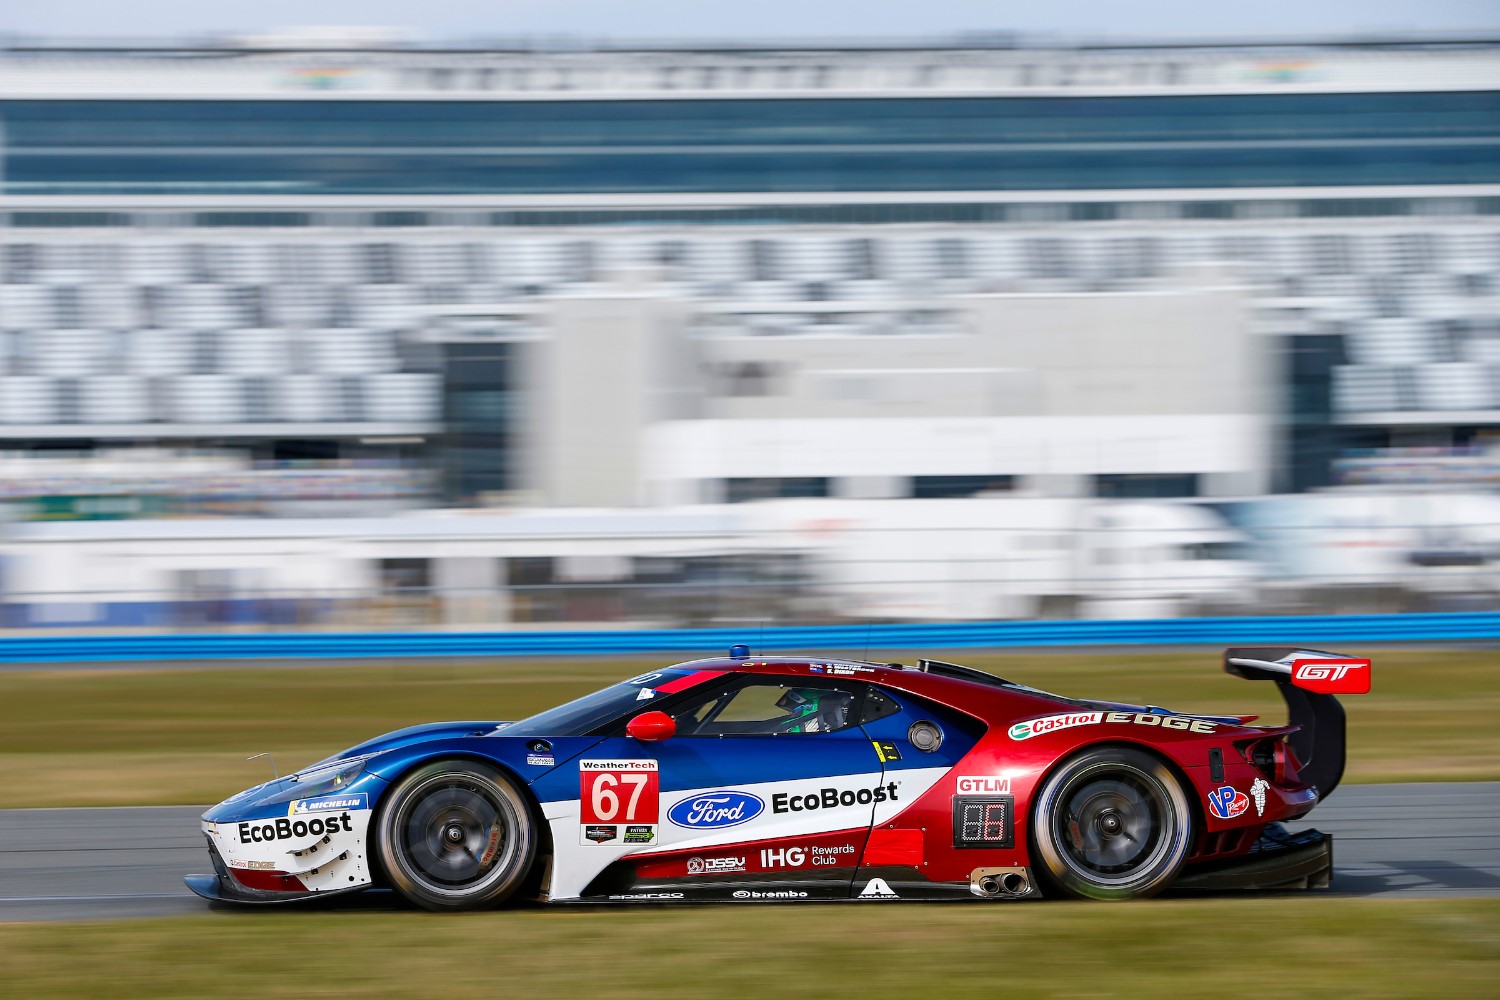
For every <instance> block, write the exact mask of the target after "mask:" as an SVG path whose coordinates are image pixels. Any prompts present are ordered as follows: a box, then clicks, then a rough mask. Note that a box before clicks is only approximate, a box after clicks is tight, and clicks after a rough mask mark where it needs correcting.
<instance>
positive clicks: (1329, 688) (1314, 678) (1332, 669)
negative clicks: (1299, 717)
mask: <svg viewBox="0 0 1500 1000" xmlns="http://www.w3.org/2000/svg"><path fill="white" fill-rule="evenodd" d="M1370 673H1371V671H1370V661H1369V660H1359V659H1353V658H1350V659H1343V660H1293V661H1292V683H1293V684H1294V685H1296V686H1297V687H1299V688H1303V689H1304V690H1307V691H1312V692H1314V693H1315V694H1369V693H1370Z"/></svg>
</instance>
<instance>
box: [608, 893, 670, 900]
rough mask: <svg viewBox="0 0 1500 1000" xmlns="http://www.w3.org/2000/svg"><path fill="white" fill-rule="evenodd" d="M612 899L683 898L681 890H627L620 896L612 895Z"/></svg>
mask: <svg viewBox="0 0 1500 1000" xmlns="http://www.w3.org/2000/svg"><path fill="white" fill-rule="evenodd" d="M609 898H610V899H681V898H682V893H680V892H627V893H624V894H622V895H619V896H611V897H609Z"/></svg>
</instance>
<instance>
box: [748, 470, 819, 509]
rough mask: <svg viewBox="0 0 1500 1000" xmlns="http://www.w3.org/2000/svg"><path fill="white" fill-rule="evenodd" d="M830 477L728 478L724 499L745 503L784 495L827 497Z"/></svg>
mask: <svg viewBox="0 0 1500 1000" xmlns="http://www.w3.org/2000/svg"><path fill="white" fill-rule="evenodd" d="M826 496H828V477H826V476H791V477H782V478H774V477H769V476H767V477H763V478H756V479H726V480H725V481H724V500H725V501H726V502H728V503H744V502H745V501H747V500H773V499H777V498H783V497H826Z"/></svg>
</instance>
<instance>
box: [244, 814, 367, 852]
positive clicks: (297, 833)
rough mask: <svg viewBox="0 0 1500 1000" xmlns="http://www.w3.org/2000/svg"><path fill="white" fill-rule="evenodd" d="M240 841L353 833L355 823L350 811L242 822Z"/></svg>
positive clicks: (258, 841) (252, 841)
mask: <svg viewBox="0 0 1500 1000" xmlns="http://www.w3.org/2000/svg"><path fill="white" fill-rule="evenodd" d="M239 832H240V843H242V844H249V843H261V842H264V841H270V840H290V839H292V838H294V837H321V836H323V835H325V834H330V833H353V832H354V825H353V823H352V822H351V821H350V819H349V814H348V813H340V814H339V815H337V816H327V817H319V816H314V817H313V818H312V819H305V820H304V819H299V820H291V819H287V818H285V817H283V818H281V819H278V820H273V821H270V822H266V823H256V822H251V823H241V824H240V825H239Z"/></svg>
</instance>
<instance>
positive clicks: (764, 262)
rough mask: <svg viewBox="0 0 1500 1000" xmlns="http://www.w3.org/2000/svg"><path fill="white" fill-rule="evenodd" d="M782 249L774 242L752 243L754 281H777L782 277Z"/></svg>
mask: <svg viewBox="0 0 1500 1000" xmlns="http://www.w3.org/2000/svg"><path fill="white" fill-rule="evenodd" d="M780 250H781V248H780V247H779V246H777V244H776V243H775V241H773V240H751V241H750V277H751V279H752V280H754V281H776V280H778V279H780V277H781V253H780Z"/></svg>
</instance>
